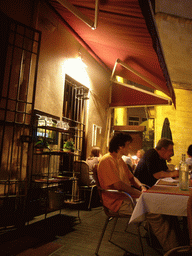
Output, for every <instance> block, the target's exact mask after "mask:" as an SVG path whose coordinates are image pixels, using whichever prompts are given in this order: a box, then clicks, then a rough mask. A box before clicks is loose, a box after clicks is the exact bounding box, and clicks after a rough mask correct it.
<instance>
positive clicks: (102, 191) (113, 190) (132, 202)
mask: <svg viewBox="0 0 192 256" xmlns="http://www.w3.org/2000/svg"><path fill="white" fill-rule="evenodd" d="M97 168H98V165H95V166H94V168H93V170H92V171H93V177H94V179H95V183H96V186H97V189H98V193H99V197H100V202H101V204H102V205H103V208H104V212H105V214H106V215H107V216H111V217H115V216H118V217H121V216H122V217H125V215H124V214H122V215H119V213H116V212H112V211H110V210H109V209H108V208H107V207H106V206H105V205H104V203H103V199H102V193H112V194H113V193H119V194H126V196H127V198H129V200H130V202H131V204H132V208H133V209H134V207H135V202H134V201H133V199H132V197H131V196H130V195H129V194H128V193H126V192H123V191H119V190H115V189H103V188H101V186H100V183H99V179H98V175H97Z"/></svg>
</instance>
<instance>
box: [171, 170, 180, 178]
mask: <svg viewBox="0 0 192 256" xmlns="http://www.w3.org/2000/svg"><path fill="white" fill-rule="evenodd" d="M170 173H171V177H172V178H177V177H179V170H175V171H173V172H170Z"/></svg>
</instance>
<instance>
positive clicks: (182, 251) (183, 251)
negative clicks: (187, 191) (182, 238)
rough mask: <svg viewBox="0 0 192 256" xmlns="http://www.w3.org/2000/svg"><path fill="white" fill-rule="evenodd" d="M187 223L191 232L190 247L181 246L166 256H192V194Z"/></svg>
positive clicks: (188, 205) (189, 200)
mask: <svg viewBox="0 0 192 256" xmlns="http://www.w3.org/2000/svg"><path fill="white" fill-rule="evenodd" d="M187 223H188V230H189V245H188V246H187V245H186V246H179V247H176V248H173V249H171V250H169V251H168V252H166V253H165V254H164V256H177V255H178V256H179V255H183V256H191V255H192V193H191V195H190V196H189V199H188V203H187Z"/></svg>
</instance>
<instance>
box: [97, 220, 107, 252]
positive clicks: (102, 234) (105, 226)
mask: <svg viewBox="0 0 192 256" xmlns="http://www.w3.org/2000/svg"><path fill="white" fill-rule="evenodd" d="M108 223H109V217H107V218H106V221H105V224H104V226H103V229H102V232H101V235H100V238H99V242H98V244H97V248H96V250H95V255H98V251H99V248H100V245H101V242H102V239H103V236H104V234H105V230H106V228H107V225H108Z"/></svg>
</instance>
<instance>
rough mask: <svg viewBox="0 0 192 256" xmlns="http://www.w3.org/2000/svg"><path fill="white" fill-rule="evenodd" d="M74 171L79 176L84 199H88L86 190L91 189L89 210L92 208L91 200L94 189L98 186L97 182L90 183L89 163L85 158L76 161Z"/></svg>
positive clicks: (80, 189)
mask: <svg viewBox="0 0 192 256" xmlns="http://www.w3.org/2000/svg"><path fill="white" fill-rule="evenodd" d="M73 168H74V172H75V173H76V177H77V178H78V186H79V191H80V192H81V191H83V192H84V199H86V195H85V192H86V191H89V192H90V195H89V201H88V210H91V200H92V195H93V189H94V187H96V185H95V184H90V179H89V165H88V164H87V163H86V162H85V161H83V160H77V161H74V165H73Z"/></svg>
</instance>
